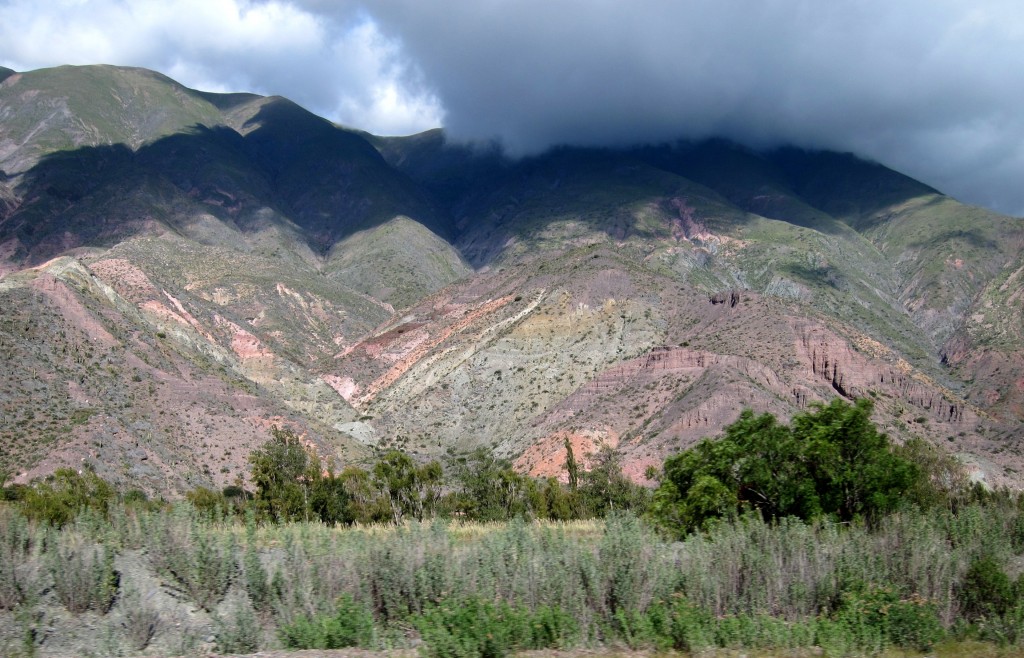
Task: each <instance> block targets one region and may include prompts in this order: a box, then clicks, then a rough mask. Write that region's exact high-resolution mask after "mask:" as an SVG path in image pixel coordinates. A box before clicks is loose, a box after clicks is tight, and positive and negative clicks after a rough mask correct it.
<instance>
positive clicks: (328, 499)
mask: <svg viewBox="0 0 1024 658" xmlns="http://www.w3.org/2000/svg"><path fill="white" fill-rule="evenodd" d="M249 463H250V464H251V465H252V481H253V484H254V485H255V486H256V499H255V503H256V507H257V509H258V510H259V511H260V512H261V513H263V514H265V515H267V516H269V517H270V518H272V519H274V520H277V521H309V520H311V519H319V520H321V521H323V522H325V523H351V521H352V515H351V512H350V511H349V510H348V495H347V492H346V490H345V487H344V485H343V483H342V482H341V481H340V480H338V478H336V477H334V473H333V472H332V471H331V470H329V471H328V472H327V473H326V474H325V473H324V470H323V467H322V465H321V462H320V458H319V457H318V456H317V455H316V453H315V452H313V451H312V450H307V449H306V447H305V446H303V445H302V442H301V441H300V440H299V437H298V436H296V435H295V433H294V432H292V431H290V430H281V429H278V428H276V427H274V428H273V429H272V430H271V439H270V441H268V442H267V443H266V444H264V445H263V446H262V447H261V448H258V449H257V450H254V451H253V452H252V454H250V455H249Z"/></svg>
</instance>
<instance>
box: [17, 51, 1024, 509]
mask: <svg viewBox="0 0 1024 658" xmlns="http://www.w3.org/2000/svg"><path fill="white" fill-rule="evenodd" d="M1022 272H1024V220H1021V219H1019V218H1013V217H1008V216H1004V215H1000V214H998V213H995V212H991V211H989V210H985V209H983V208H977V207H971V206H967V205H964V204H961V203H959V202H957V201H956V200H954V199H952V198H950V197H948V196H946V195H944V194H942V193H941V192H940V191H937V190H935V189H932V188H930V187H928V186H927V185H924V184H922V183H920V182H918V181H915V180H912V179H910V178H908V177H906V176H904V175H902V174H899V173H897V172H895V171H892V170H891V169H888V168H886V167H884V166H882V165H880V164H877V163H872V162H866V161H864V160H861V159H858V158H857V157H855V156H853V155H850V154H840V153H832V152H820V151H807V150H801V149H796V148H777V149H773V150H769V151H755V150H752V149H749V148H745V147H743V146H740V145H737V144H734V143H731V142H728V141H724V140H708V141H701V142H689V141H679V142H675V143H670V144H660V145H641V146H636V147H632V148H619V149H593V148H575V147H562V148H557V149H553V150H551V151H548V152H546V153H544V154H541V155H537V156H532V157H528V158H521V159H510V158H508V157H505V156H504V155H503V154H502V152H501V150H500V149H498V148H497V147H495V146H493V145H488V144H461V143H457V142H453V141H451V140H449V139H448V138H447V137H446V135H445V134H444V133H443V132H442V131H440V130H436V131H430V132H427V133H423V134H419V135H413V136H409V137H379V136H375V135H370V134H367V133H365V132H361V131H358V130H352V129H349V128H345V127H342V126H338V125H335V124H333V123H331V122H330V121H327V120H325V119H323V118H321V117H318V116H316V115H314V114H312V113H310V112H308V111H306V110H305V109H303V108H302V107H299V106H298V105H296V104H294V103H292V102H291V101H289V100H287V99H284V98H280V97H264V96H258V95H254V94H214V93H207V92H200V91H195V90H192V89H188V88H186V87H184V86H182V85H180V84H178V83H176V82H174V81H173V80H171V79H169V78H167V77H165V76H163V75H161V74H159V73H155V72H152V71H147V70H143V69H133V68H118V67H110V66H85V67H70V66H66V67H58V68H53V69H43V70H37V71H31V72H25V73H16V72H13V71H10V70H7V69H0V309H2V311H0V363H2V367H3V372H4V373H5V377H3V378H2V380H0V470H2V471H3V472H5V473H6V474H7V475H8V476H9V477H10V478H11V479H14V480H15V481H27V480H28V479H31V478H33V477H38V476H40V475H44V474H46V473H48V472H50V471H52V470H53V469H55V468H57V467H60V466H64V465H72V466H77V465H81V464H89V465H91V466H92V467H94V468H95V469H96V470H97V472H99V473H100V474H101V475H102V476H104V477H105V478H107V479H109V480H111V481H112V482H115V483H117V484H119V485H121V486H124V487H139V488H142V489H144V490H147V491H150V492H159V493H162V494H165V495H170V496H174V495H180V494H181V493H182V492H184V491H187V490H188V489H190V488H192V487H195V486H225V485H227V484H231V483H235V482H240V481H243V480H244V478H245V475H246V473H247V471H248V466H247V461H246V458H247V455H248V453H249V452H250V451H251V450H252V449H253V448H255V447H256V446H258V445H260V444H261V443H262V442H263V441H265V440H266V439H267V438H268V436H269V434H270V429H271V427H273V426H275V425H278V426H283V427H288V428H291V429H293V430H295V431H297V432H299V433H300V434H302V435H303V436H304V437H305V440H306V441H308V442H309V444H310V446H311V447H314V448H315V449H316V450H317V451H318V452H319V453H320V454H321V455H322V456H323V457H325V458H329V459H332V460H334V461H335V463H337V464H338V465H343V464H347V463H358V464H366V463H368V462H370V461H371V460H373V458H374V456H375V455H376V454H379V452H380V451H381V450H384V449H388V448H392V447H394V448H400V449H402V450H405V451H406V452H408V453H409V454H411V455H413V456H414V457H416V458H418V459H431V458H439V457H443V456H446V455H448V456H451V455H458V454H463V453H466V452H468V451H471V450H473V449H475V448H478V447H486V448H488V449H490V450H493V451H494V452H495V453H496V454H497V455H499V456H501V457H503V458H508V459H510V460H512V461H513V463H514V464H515V466H516V467H517V468H519V469H520V470H522V471H523V472H528V473H531V474H534V475H539V476H546V475H559V474H560V473H561V472H562V470H563V463H564V458H565V448H564V446H565V442H566V440H568V441H569V442H571V444H572V445H573V447H574V452H575V454H576V455H577V456H582V460H583V461H584V462H585V461H586V455H588V454H593V453H594V452H595V451H597V450H599V449H601V448H602V447H604V446H607V447H610V448H611V449H613V450H615V451H616V452H617V453H618V454H619V456H620V457H621V459H622V463H623V465H624V468H625V471H626V472H627V473H628V474H629V475H630V476H631V477H633V478H635V479H637V480H638V481H643V479H644V473H645V470H646V469H647V467H648V466H659V465H660V464H661V462H662V460H663V459H664V458H665V457H666V456H667V455H669V454H672V453H675V452H678V451H680V450H682V449H684V448H686V447H687V446H689V445H692V444H693V443H694V442H696V441H697V440H699V439H701V438H703V437H705V436H714V435H716V434H717V433H719V432H720V431H721V429H722V428H723V427H725V426H726V425H728V424H729V423H731V422H732V421H733V420H735V419H736V418H737V417H738V415H739V414H740V412H741V411H742V410H743V409H745V408H752V409H754V410H755V411H757V412H762V411H767V412H772V413H775V414H776V415H778V416H780V417H783V418H788V417H789V416H791V415H792V414H793V413H796V412H798V411H800V410H803V409H806V408H807V407H808V405H811V404H813V403H814V402H817V401H828V400H830V399H833V398H834V397H836V396H841V397H844V398H848V399H854V398H860V397H870V398H871V399H873V400H874V402H875V420H876V422H877V423H878V424H879V426H880V427H881V428H882V429H883V430H884V431H885V432H886V433H888V434H889V435H890V436H891V437H892V438H893V439H895V440H897V441H902V440H906V439H908V438H910V437H912V436H920V437H922V438H925V439H926V440H928V441H931V442H933V443H935V444H937V445H941V446H943V447H944V448H945V449H947V450H949V451H951V452H953V453H955V454H957V455H959V456H960V457H961V459H963V460H964V462H965V463H966V464H968V465H969V467H970V468H971V469H972V471H973V472H974V473H975V475H976V477H978V478H983V479H984V480H985V481H986V482H988V483H990V484H993V485H1008V486H1013V487H1019V486H1020V485H1021V484H1022V483H1024V480H1022V475H1021V470H1022V469H1024V455H1022V453H1021V443H1020V439H1021V438H1022V435H1024V431H1022V419H1024V336H1022V330H1024V324H1022V317H1021V314H1022V311H1021V308H1022V305H1021V302H1022V295H1024V281H1022V277H1021V274H1022Z"/></svg>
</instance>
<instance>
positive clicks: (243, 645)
mask: <svg viewBox="0 0 1024 658" xmlns="http://www.w3.org/2000/svg"><path fill="white" fill-rule="evenodd" d="M213 626H214V631H213V637H214V640H215V643H216V645H217V651H218V652H220V653H253V652H255V651H257V650H258V649H259V648H260V625H259V623H258V622H257V621H256V615H255V614H254V613H253V609H252V606H250V605H249V602H248V601H242V602H240V603H238V604H236V605H234V606H232V609H231V613H230V616H229V617H227V618H225V617H222V616H221V615H214V616H213Z"/></svg>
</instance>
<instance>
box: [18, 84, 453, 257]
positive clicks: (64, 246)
mask: <svg viewBox="0 0 1024 658" xmlns="http://www.w3.org/2000/svg"><path fill="white" fill-rule="evenodd" d="M249 124H250V125H249V126H248V127H249V128H252V129H251V130H250V131H249V132H248V133H247V134H245V135H244V136H243V135H242V134H239V133H238V132H236V131H234V130H232V129H230V128H227V127H223V126H220V127H214V128H209V127H206V126H203V125H195V126H193V127H192V129H191V130H190V131H189V132H187V133H178V134H174V135H171V136H169V137H165V138H162V139H159V140H157V141H154V142H152V143H150V144H147V145H145V146H143V147H141V148H139V149H138V150H136V151H133V150H131V149H130V148H128V147H127V146H125V145H123V144H114V145H104V146H90V147H82V148H78V149H74V150H69V151H61V152H57V153H53V154H50V155H48V156H46V157H44V158H43V159H42V160H41V161H40V162H39V163H38V164H37V165H36V166H35V167H33V168H32V169H31V170H30V171H28V172H26V173H25V174H24V175H23V176H22V177H21V178H20V180H18V181H17V184H16V187H15V188H14V189H13V190H12V191H13V192H14V193H15V195H16V197H17V199H18V200H19V201H17V202H16V203H13V204H11V205H12V207H11V208H10V209H8V210H7V212H6V213H5V214H4V216H2V217H0V241H6V240H7V239H9V238H11V237H17V239H18V240H19V242H20V243H21V245H22V251H21V253H19V254H17V255H16V256H17V257H20V259H22V260H25V261H26V262H28V263H30V264H36V263H39V262H42V261H45V260H47V259H49V258H51V257H53V256H55V255H57V254H59V253H62V252H64V251H67V250H68V249H72V248H77V247H108V246H111V245H113V244H116V243H117V242H119V241H121V240H124V239H126V238H129V237H132V236H134V235H139V234H154V233H160V232H163V231H167V230H170V231H174V232H177V233H181V234H183V235H189V236H190V237H193V238H196V239H202V236H197V235H194V234H192V233H193V231H192V228H193V227H194V226H196V225H197V223H201V224H205V225H207V226H209V225H210V224H211V222H214V221H215V222H219V223H220V224H223V227H216V228H217V230H216V231H214V232H213V233H214V234H216V235H219V236H221V238H224V236H230V235H231V233H232V230H235V231H240V232H242V233H246V232H252V231H257V230H260V229H262V228H265V227H266V226H267V225H268V223H274V222H277V223H280V224H281V225H282V226H284V227H285V228H287V230H289V231H291V232H297V233H298V234H299V235H300V236H301V239H303V240H304V241H305V242H307V243H308V245H309V246H310V247H311V248H312V249H313V250H314V251H315V252H317V253H320V254H326V253H327V252H328V250H329V249H330V248H331V246H332V245H334V244H335V243H336V242H338V241H339V240H342V239H344V238H345V237H347V236H349V235H352V234H353V233H355V232H356V231H360V230H363V229H367V228H372V227H374V226H376V225H378V224H381V223H383V222H386V221H389V220H391V219H392V218H394V217H395V216H397V215H405V216H407V217H410V218H412V219H414V220H416V221H420V222H422V223H423V224H425V225H426V226H427V227H428V228H430V229H431V230H432V231H434V232H436V233H438V234H439V235H442V236H444V237H446V238H450V231H449V230H448V226H447V225H446V224H445V222H443V221H441V220H440V219H439V217H440V215H439V213H437V212H436V211H435V210H434V208H433V207H432V205H431V202H430V200H429V197H428V196H427V195H426V194H424V193H422V192H421V191H420V190H419V189H418V187H417V185H416V184H415V183H413V182H412V181H411V180H410V179H408V177H407V176H405V175H404V174H402V173H401V172H398V171H397V170H395V169H393V168H392V167H390V166H389V165H388V164H387V163H386V162H385V161H384V160H383V158H382V157H381V156H380V155H379V154H378V153H377V151H376V150H375V149H374V148H373V147H372V146H371V145H370V144H368V143H367V142H366V141H365V140H364V139H363V138H361V137H359V136H358V135H355V134H352V133H350V132H348V131H345V130H342V129H339V128H337V127H334V126H333V125H331V124H330V123H328V122H326V121H324V120H322V119H320V118H318V117H316V116H314V115H312V114H310V113H308V112H306V111H305V110H302V109H301V108H299V107H298V106H295V105H294V104H292V103H290V102H288V101H285V100H283V99H281V100H271V101H270V102H268V103H266V104H265V105H264V106H263V107H262V109H261V110H260V111H259V112H258V113H257V114H256V115H255V116H254V117H253V118H252V119H251V120H250V122H249ZM224 228H227V229H228V230H226V231H225V230H224ZM205 234H207V235H208V234H209V231H207V232H206V233H205Z"/></svg>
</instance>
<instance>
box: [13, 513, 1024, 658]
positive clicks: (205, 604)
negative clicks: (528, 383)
mask: <svg viewBox="0 0 1024 658" xmlns="http://www.w3.org/2000/svg"><path fill="white" fill-rule="evenodd" d="M1021 527H1022V524H1021V513H1020V512H1019V511H1018V510H1017V508H1016V507H1014V506H1012V505H1006V504H1003V505H1000V504H989V505H987V506H981V505H978V506H971V507H966V508H963V509H961V510H959V511H958V512H957V513H953V512H950V511H938V512H935V511H932V512H928V513H925V512H903V513H899V514H895V515H892V516H890V517H887V518H885V519H883V520H881V521H880V522H879V523H878V524H877V525H875V526H873V527H868V526H865V525H860V524H836V523H829V522H826V521H819V522H814V523H805V522H801V521H797V520H791V519H786V520H782V521H780V522H778V523H774V524H770V523H766V522H765V521H764V520H762V519H761V517H760V516H757V515H750V516H746V517H743V518H741V519H739V520H737V521H735V522H729V523H722V524H720V525H718V526H717V527H715V528H713V529H712V530H710V531H708V532H706V533H703V534H695V535H691V536H690V537H688V538H687V539H686V540H684V541H679V542H673V541H668V540H666V539H664V538H662V537H661V536H659V535H658V534H656V533H655V532H654V531H653V530H651V529H650V528H649V527H648V526H647V525H646V524H644V523H643V522H642V521H640V520H639V519H637V518H635V517H632V516H628V515H612V516H609V517H608V518H607V519H606V520H605V521H604V522H595V521H589V522H585V523H575V522H570V523H557V522H537V523H527V522H522V521H516V522H510V523H501V524H483V525H481V524H474V525H460V524H448V523H445V522H441V521H436V522H430V523H427V522H424V523H409V524H406V525H404V526H401V527H397V528H395V527H376V526H374V527H356V528H351V529H339V528H334V527H329V526H326V525H322V524H319V523H293V524H287V525H269V526H256V525H255V524H254V523H252V520H251V519H250V522H249V523H248V524H246V523H243V522H238V521H230V522H218V521H211V520H209V519H204V518H203V517H202V516H201V515H199V514H197V513H196V512H195V511H194V510H192V509H191V508H190V507H189V506H187V505H183V506H179V507H175V508H172V509H170V510H163V511H160V510H157V511H152V510H148V511H147V510H141V511H137V512H135V513H133V514H131V515H126V519H121V520H120V521H118V523H117V524H116V525H113V526H108V527H103V525H102V524H101V523H97V522H96V519H94V518H86V519H84V520H80V521H79V522H77V523H74V524H69V525H67V526H65V527H64V528H60V529H51V530H48V531H45V530H44V529H43V528H41V527H39V526H37V525H36V524H34V523H32V522H28V521H25V520H24V519H23V518H22V517H21V516H19V515H18V514H17V513H14V512H13V511H11V510H8V509H3V508H0V551H2V555H0V558H2V559H0V607H3V608H5V609H8V610H11V609H20V608H21V607H24V606H25V605H27V604H26V601H27V598H28V597H33V596H34V597H36V598H38V597H39V596H40V594H41V595H42V596H43V597H44V601H43V603H46V600H45V598H46V597H55V599H54V600H55V602H59V601H62V600H64V599H63V598H62V597H64V596H65V595H64V594H61V592H62V591H63V592H65V593H66V592H69V591H75V592H76V594H75V597H77V598H74V599H73V600H69V601H65V605H67V607H68V609H69V610H74V611H89V612H91V613H94V614H99V615H103V614H106V612H107V610H109V609H110V605H111V602H112V601H113V592H116V586H117V582H116V577H115V574H114V572H113V568H112V566H111V565H112V563H113V560H114V557H115V553H116V552H118V551H128V550H132V551H135V550H138V549H139V548H141V549H142V550H143V552H144V555H145V556H146V560H148V563H149V564H150V565H151V566H152V570H153V573H154V574H156V575H157V576H158V577H159V578H160V579H161V580H162V581H163V586H164V588H166V589H167V590H168V591H173V592H175V593H176V595H177V596H183V597H185V598H186V599H188V600H190V601H192V602H193V603H194V604H196V605H197V606H200V607H201V608H203V609H204V610H206V611H208V613H209V619H210V620H211V622H212V623H213V624H214V625H215V626H216V629H217V632H216V637H217V642H218V645H219V646H221V647H222V648H224V649H225V650H227V649H228V648H230V647H234V648H239V649H240V648H245V649H246V650H250V649H252V648H253V647H255V648H256V649H263V648H268V647H269V646H270V645H274V644H278V645H284V644H287V645H288V646H303V643H304V642H308V643H310V644H311V645H318V644H319V645H325V644H332V643H335V644H339V643H342V642H344V643H356V644H363V645H367V644H368V645H371V646H373V647H381V646H393V645H402V644H403V643H408V642H409V638H410V637H417V636H418V637H421V638H423V639H424V640H425V641H427V640H429V639H430V638H434V640H433V641H436V642H438V643H441V644H443V645H444V646H447V647H449V648H450V651H452V652H462V651H468V652H470V653H472V651H475V649H473V650H471V649H467V648H466V647H473V646H483V645H482V644H481V642H483V640H482V639H481V637H486V634H485V636H481V637H476V636H473V637H468V638H461V637H459V636H458V634H459V633H461V632H462V631H461V630H460V629H461V628H463V627H464V626H465V624H464V622H465V620H466V619H468V618H469V617H471V616H472V615H473V614H475V613H473V611H474V610H475V611H476V612H478V613H479V614H480V615H483V616H484V617H486V619H488V620H490V621H488V623H490V624H493V625H494V628H493V629H492V631H493V633H492V635H493V634H495V633H496V634H498V635H501V634H502V633H504V634H506V635H507V636H508V637H510V638H516V639H515V642H517V643H518V644H517V646H521V647H523V648H529V647H538V648H541V647H542V645H546V644H550V645H551V646H554V645H557V646H573V645H574V646H598V645H604V646H607V645H618V646H627V647H650V648H666V647H676V648H679V649H694V650H696V649H700V648H705V647H708V646H725V647H748V648H780V649H784V648H791V647H806V646H814V645H818V646H823V647H825V648H826V649H827V651H828V652H830V653H837V654H838V653H846V652H854V653H856V652H860V651H871V650H873V649H875V648H878V647H882V646H886V645H887V644H900V645H905V646H909V647H911V648H915V647H924V646H928V644H929V643H930V642H933V641H934V639H935V637H936V636H937V635H936V634H939V635H941V634H942V633H943V632H945V631H944V630H943V629H954V631H956V632H960V630H962V629H965V628H968V624H967V621H968V620H966V619H965V618H964V614H963V610H962V607H963V603H962V602H963V600H965V599H964V598H963V594H962V589H963V587H964V586H965V582H966V575H967V574H968V571H969V570H970V569H971V565H972V564H976V563H977V561H978V560H979V559H981V558H984V559H985V560H986V561H987V562H986V564H994V565H996V566H995V567H992V568H998V569H1003V570H1010V569H1009V568H1008V567H1009V565H1010V564H1011V563H1012V562H1013V561H1014V560H1015V559H1016V558H1018V557H1019V556H1020V555H1021V553H1022V552H1024V542H1022V541H1021V534H1022V533H1021V531H1020V528H1021ZM47 533H49V534H47ZM58 564H72V565H78V566H77V567H76V568H74V569H59V568H57V565H58ZM1011 571H1012V570H1011ZM75 574H78V575H77V576H76V575H75ZM72 576H74V578H76V580H74V581H73V580H72ZM120 586H121V590H122V591H127V592H131V591H133V590H132V589H131V588H132V584H131V583H127V584H126V583H120ZM82 592H87V593H88V594H83V593H82ZM229 592H230V596H229ZM1008 609H1009V611H1008V612H1007V613H1005V614H1000V615H999V616H998V618H995V617H993V616H992V615H989V616H988V617H987V618H985V619H983V620H981V621H976V620H975V621H971V623H972V624H973V626H970V628H973V629H975V630H974V631H972V632H975V633H976V635H977V636H979V637H984V638H987V639H992V640H995V641H1002V642H1012V643H1015V642H1018V641H1024V640H1021V638H1024V607H1022V606H1021V605H1020V604H1019V603H1018V604H1016V605H1012V606H1010V607H1009V608H1008ZM353 610H355V611H360V612H359V614H360V615H363V616H362V617H360V619H361V620H362V621H361V622H360V625H359V626H358V628H349V627H347V626H345V623H347V621H346V620H348V619H350V618H351V617H352V611H353ZM889 611H893V612H892V614H889ZM566 620H571V624H570V623H569V622H568V621H566ZM894 620H895V621H894ZM128 621H129V622H132V625H131V628H130V629H129V628H128V626H127V625H126V630H125V632H126V633H129V631H130V635H132V636H133V637H127V636H126V640H125V641H126V642H129V643H130V644H132V645H134V646H135V647H145V646H146V645H147V644H149V642H150V641H151V640H152V639H153V637H154V634H155V632H156V629H158V628H170V627H173V626H174V624H173V622H172V620H169V619H157V618H154V617H153V614H152V612H148V611H147V614H146V615H143V616H140V618H139V619H137V620H128ZM506 621H507V622H508V623H510V624H511V623H513V622H515V624H519V626H516V627H514V628H513V627H507V628H506V627H499V626H500V625H501V624H504V623H506ZM135 622H137V623H135ZM257 622H258V623H257ZM438 624H440V625H441V626H443V628H442V627H441V626H437V625H438ZM524 624H525V626H524ZM886 624H888V625H886ZM371 626H372V629H371ZM520 626H521V627H522V628H520ZM527 626H529V628H530V629H532V630H530V631H529V633H526V631H525V630H523V629H524V628H526V627H527ZM136 627H137V628H136ZM544 628H546V629H547V630H543V629H544ZM261 629H262V630H261ZM538 629H539V630H538ZM478 630H479V629H475V630H474V631H473V632H476V631H478ZM257 631H260V632H257ZM263 631H266V632H263ZM467 632H469V631H468V630H467ZM986 633H987V634H986ZM339 637H343V638H345V639H344V640H339V639H338V638H339ZM273 638H277V639H276V640H274V639H273ZM474 638H475V639H474ZM510 641H511V640H510ZM488 646H489V645H488ZM460 647H461V648H460ZM432 651H433V653H432V655H442V654H443V653H444V652H443V651H441V650H440V649H438V650H432ZM488 651H492V649H488Z"/></svg>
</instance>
